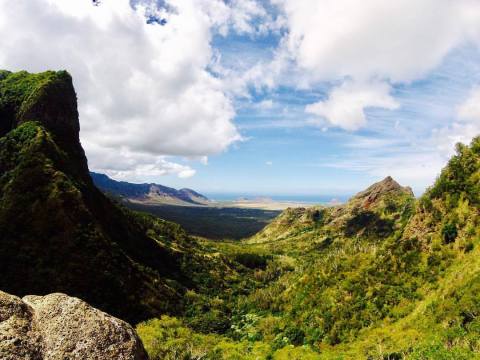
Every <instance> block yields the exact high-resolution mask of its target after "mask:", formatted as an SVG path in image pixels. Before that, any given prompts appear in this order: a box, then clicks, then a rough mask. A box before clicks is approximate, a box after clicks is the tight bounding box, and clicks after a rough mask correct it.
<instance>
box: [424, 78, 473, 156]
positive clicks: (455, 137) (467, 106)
mask: <svg viewBox="0 0 480 360" xmlns="http://www.w3.org/2000/svg"><path fill="white" fill-rule="evenodd" d="M456 115H457V120H456V121H455V122H454V123H453V124H451V125H450V126H446V127H443V128H441V129H435V130H434V131H433V134H432V138H433V141H434V144H435V145H436V148H437V150H438V151H439V152H440V153H442V154H444V156H446V157H447V156H448V157H450V156H451V155H452V154H453V152H454V146H455V144H456V143H459V142H461V143H464V144H469V143H470V141H471V140H472V138H473V137H474V136H478V135H480V88H479V87H475V88H473V89H472V90H471V91H470V93H469V94H468V97H467V98H466V99H465V100H464V101H463V102H462V103H461V104H460V105H459V106H458V107H457V114H456Z"/></svg>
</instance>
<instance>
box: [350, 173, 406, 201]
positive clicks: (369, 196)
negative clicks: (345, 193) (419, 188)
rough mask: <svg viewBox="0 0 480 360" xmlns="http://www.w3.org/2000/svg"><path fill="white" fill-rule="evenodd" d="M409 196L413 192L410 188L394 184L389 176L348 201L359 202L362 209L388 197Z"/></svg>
mask: <svg viewBox="0 0 480 360" xmlns="http://www.w3.org/2000/svg"><path fill="white" fill-rule="evenodd" d="M405 195H407V196H409V197H410V196H411V197H413V196H414V195H413V191H412V189H411V188H410V187H403V186H401V185H400V184H399V183H398V182H396V181H395V180H394V179H393V178H392V177H391V176H387V177H386V178H385V179H383V180H382V181H379V182H376V183H374V184H373V185H371V186H369V187H368V188H367V189H366V190H363V191H361V192H359V193H358V194H357V195H355V196H354V197H353V198H352V199H351V200H350V201H351V202H355V203H358V202H360V203H361V205H362V207H364V208H369V207H371V206H372V204H375V203H377V202H378V201H379V200H381V199H383V198H385V197H388V196H405Z"/></svg>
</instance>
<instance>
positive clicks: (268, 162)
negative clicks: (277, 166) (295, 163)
mask: <svg viewBox="0 0 480 360" xmlns="http://www.w3.org/2000/svg"><path fill="white" fill-rule="evenodd" d="M265 165H267V166H272V165H273V162H272V161H266V162H265Z"/></svg>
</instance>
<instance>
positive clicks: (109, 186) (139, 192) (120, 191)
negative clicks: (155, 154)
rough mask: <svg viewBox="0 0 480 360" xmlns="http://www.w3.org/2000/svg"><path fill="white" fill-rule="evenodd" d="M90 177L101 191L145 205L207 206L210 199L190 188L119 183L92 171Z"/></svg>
mask: <svg viewBox="0 0 480 360" xmlns="http://www.w3.org/2000/svg"><path fill="white" fill-rule="evenodd" d="M90 176H91V177H92V179H93V182H94V183H95V185H96V186H97V187H98V188H100V190H102V191H104V192H106V193H109V194H112V195H115V196H120V197H122V198H125V199H127V200H134V201H139V202H143V203H175V202H178V203H179V204H185V205H205V204H207V203H208V202H209V199H208V198H207V197H206V196H204V195H202V194H200V193H198V192H196V191H194V190H192V189H188V188H182V189H179V190H177V189H174V188H171V187H168V186H164V185H160V184H156V183H142V184H135V183H130V182H126V181H117V180H114V179H112V178H110V177H109V176H108V175H105V174H100V173H96V172H93V171H91V172H90Z"/></svg>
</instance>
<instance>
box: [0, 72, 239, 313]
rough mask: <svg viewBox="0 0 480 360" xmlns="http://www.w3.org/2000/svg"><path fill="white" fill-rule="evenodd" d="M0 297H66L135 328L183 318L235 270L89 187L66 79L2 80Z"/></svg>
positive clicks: (3, 76)
mask: <svg viewBox="0 0 480 360" xmlns="http://www.w3.org/2000/svg"><path fill="white" fill-rule="evenodd" d="M0 273H1V274H2V276H0V289H2V290H4V291H7V292H9V293H12V294H15V295H19V296H23V295H26V294H37V295H42V294H47V293H52V292H64V293H67V294H69V295H71V296H77V297H80V298H81V299H83V300H85V301H88V302H89V303H90V304H92V305H93V306H96V307H98V308H100V309H102V310H104V311H107V312H109V313H111V314H113V315H116V316H119V317H121V318H123V319H126V320H128V321H131V322H138V321H140V320H143V319H146V318H150V317H154V316H160V314H163V313H165V312H169V313H179V312H182V311H184V310H185V301H184V299H185V297H184V296H183V295H184V293H185V292H186V291H187V289H190V290H191V291H199V292H202V291H205V292H207V293H208V292H210V291H213V290H211V289H217V290H215V291H220V290H221V289H223V287H224V285H225V280H224V279H225V278H226V277H228V276H229V274H233V276H234V275H235V272H234V271H233V270H231V268H230V267H229V266H228V265H227V264H226V263H225V262H224V261H223V260H222V258H221V257H219V256H214V255H212V254H208V253H205V252H204V251H203V249H202V248H201V247H200V246H199V245H198V244H197V243H196V242H195V241H194V240H193V239H192V238H190V237H188V236H187V235H186V233H185V232H184V231H183V230H182V229H181V228H180V227H179V226H178V225H176V224H173V223H168V222H166V221H162V220H160V219H156V218H153V217H151V216H147V215H141V214H136V213H133V212H131V211H128V210H126V209H124V208H122V207H120V206H117V205H115V204H114V203H112V201H111V200H109V199H108V198H107V197H105V196H104V195H103V194H102V193H101V192H100V191H99V190H97V188H96V187H95V186H94V185H93V182H92V180H91V178H90V175H89V173H88V165H87V160H86V158H85V154H84V152H83V149H82V147H81V145H80V141H79V121H78V112H77V102H76V95H75V91H74V88H73V85H72V79H71V77H70V75H69V74H68V73H67V72H64V71H61V72H46V73H42V74H29V73H26V72H20V73H9V72H6V71H2V72H0Z"/></svg>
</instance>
